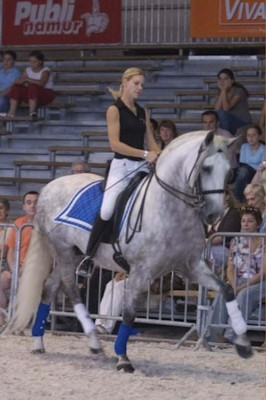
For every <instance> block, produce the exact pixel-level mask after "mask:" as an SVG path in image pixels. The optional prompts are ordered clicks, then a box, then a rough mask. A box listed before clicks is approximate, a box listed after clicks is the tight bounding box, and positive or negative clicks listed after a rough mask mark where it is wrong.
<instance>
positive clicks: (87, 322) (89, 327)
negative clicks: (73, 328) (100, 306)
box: [74, 303, 95, 335]
mask: <svg viewBox="0 0 266 400" xmlns="http://www.w3.org/2000/svg"><path fill="white" fill-rule="evenodd" d="M74 311H75V314H76V316H77V318H78V320H79V322H80V323H81V325H82V328H83V331H84V333H85V334H86V335H89V334H90V333H91V332H92V331H93V330H94V329H95V325H94V323H93V322H92V320H91V318H90V314H89V313H88V311H87V310H86V308H85V306H84V304H83V303H79V304H75V305H74Z"/></svg>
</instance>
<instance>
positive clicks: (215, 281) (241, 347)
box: [193, 260, 252, 358]
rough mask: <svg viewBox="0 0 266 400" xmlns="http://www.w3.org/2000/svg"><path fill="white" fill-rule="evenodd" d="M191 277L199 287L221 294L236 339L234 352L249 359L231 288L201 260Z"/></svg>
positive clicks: (243, 326)
mask: <svg viewBox="0 0 266 400" xmlns="http://www.w3.org/2000/svg"><path fill="white" fill-rule="evenodd" d="M193 276H194V277H195V278H196V279H197V281H198V283H199V284H200V285H202V286H205V287H207V288H208V289H213V290H215V291H217V292H219V293H221V295H222V296H223V298H224V300H225V305H226V309H227V313H228V315H229V317H230V321H231V325H232V328H233V330H234V332H235V334H236V339H235V340H234V345H235V348H236V351H237V353H238V354H239V356H240V357H242V358H249V357H251V356H252V348H251V345H250V341H249V339H248V337H247V335H246V332H247V325H246V322H245V320H244V318H243V315H242V313H241V311H240V309H239V307H238V303H237V300H236V298H235V294H234V290H233V288H232V286H231V285H229V284H228V283H225V282H223V281H222V280H221V279H220V278H218V277H217V276H216V275H215V274H214V273H212V271H210V269H209V268H208V266H207V264H206V263H205V261H203V260H201V262H200V264H199V265H198V266H197V268H196V269H195V270H194V271H193Z"/></svg>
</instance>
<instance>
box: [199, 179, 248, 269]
mask: <svg viewBox="0 0 266 400" xmlns="http://www.w3.org/2000/svg"><path fill="white" fill-rule="evenodd" d="M217 232H240V214H239V210H238V209H237V208H236V202H235V198H234V196H233V194H232V192H231V190H230V189H229V188H228V187H227V188H226V189H225V209H224V214H223V216H222V218H221V219H220V220H219V221H218V222H217V223H216V224H214V225H209V226H208V227H207V235H206V237H207V238H209V237H210V236H211V235H212V234H213V233H217ZM229 246H230V238H229V237H228V238H225V240H223V238H222V236H215V237H214V238H213V240H212V242H211V262H212V268H213V270H214V272H215V273H219V272H220V271H221V269H222V268H224V267H225V265H226V263H227V259H228V254H229Z"/></svg>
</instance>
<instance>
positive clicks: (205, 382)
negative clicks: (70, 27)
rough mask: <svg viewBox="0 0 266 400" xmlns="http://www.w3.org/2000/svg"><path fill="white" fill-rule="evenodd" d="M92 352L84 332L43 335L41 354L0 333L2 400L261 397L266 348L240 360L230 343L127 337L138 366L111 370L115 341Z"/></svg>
mask: <svg viewBox="0 0 266 400" xmlns="http://www.w3.org/2000/svg"><path fill="white" fill-rule="evenodd" d="M102 343H103V347H104V355H101V356H95V355H91V354H90V352H89V349H88V341H87V339H86V337H84V336H78V335H67V336H64V335H53V334H51V333H48V334H46V337H45V345H46V350H47V352H46V353H45V354H43V355H34V354H32V353H31V345H32V338H31V337H29V335H28V334H26V336H24V337H22V336H0V354H1V362H0V399H1V400H31V399H34V400H46V399H56V400H72V399H73V400H83V399H84V400H85V399H86V400H100V399H101V400H105V399H106V400H107V399H108V400H155V399H156V400H157V399H163V400H179V399H180V400H186V399H189V400H217V399H222V400H231V399H232V400H265V398H266V397H265V352H263V351H259V352H258V351H255V354H254V357H252V358H251V359H249V360H243V359H241V358H239V357H238V356H237V354H236V353H235V351H234V349H233V348H231V347H230V348H227V349H224V350H219V349H217V350H216V351H215V352H212V353H210V352H207V351H206V350H205V349H202V348H201V349H199V350H198V351H193V350H192V348H191V347H182V348H180V349H179V350H176V349H175V348H174V345H173V344H170V343H165V342H156V343H155V342H142V341H134V342H133V341H132V342H130V343H129V346H128V354H129V357H130V358H131V360H132V362H133V364H134V367H135V368H136V371H135V373H134V374H125V373H124V372H117V371H116V369H115V363H116V359H115V357H114V353H113V342H112V341H110V340H108V341H107V340H103V341H102Z"/></svg>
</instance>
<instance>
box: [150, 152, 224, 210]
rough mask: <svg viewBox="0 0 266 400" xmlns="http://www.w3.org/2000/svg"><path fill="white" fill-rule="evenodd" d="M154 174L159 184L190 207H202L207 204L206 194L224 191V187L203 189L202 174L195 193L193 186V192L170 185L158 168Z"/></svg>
mask: <svg viewBox="0 0 266 400" xmlns="http://www.w3.org/2000/svg"><path fill="white" fill-rule="evenodd" d="M200 154H201V151H200V150H199V152H198V156H197V159H196V161H195V164H194V165H193V167H192V169H191V171H190V174H189V177H190V176H191V174H192V172H193V170H194V169H195V167H196V164H197V161H198V159H199V157H200ZM154 176H155V178H156V180H157V182H158V183H159V185H160V186H161V187H162V188H163V189H164V190H166V191H167V192H168V193H170V194H171V195H172V196H174V197H176V198H177V199H179V200H181V201H183V203H185V204H187V205H188V206H190V207H193V208H201V207H203V206H204V204H205V200H204V196H205V195H208V194H215V193H219V194H222V193H224V192H225V191H224V189H213V190H202V187H201V180H200V174H199V176H198V177H197V180H196V182H195V185H194V192H195V193H193V188H192V189H191V190H192V193H187V192H183V191H181V190H179V189H176V188H174V187H173V186H170V185H169V184H168V183H166V182H165V181H163V180H162V179H161V178H160V177H159V176H158V174H157V171H156V168H155V170H154Z"/></svg>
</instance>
